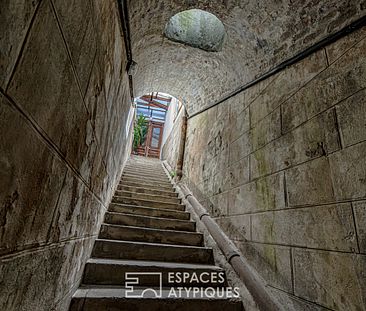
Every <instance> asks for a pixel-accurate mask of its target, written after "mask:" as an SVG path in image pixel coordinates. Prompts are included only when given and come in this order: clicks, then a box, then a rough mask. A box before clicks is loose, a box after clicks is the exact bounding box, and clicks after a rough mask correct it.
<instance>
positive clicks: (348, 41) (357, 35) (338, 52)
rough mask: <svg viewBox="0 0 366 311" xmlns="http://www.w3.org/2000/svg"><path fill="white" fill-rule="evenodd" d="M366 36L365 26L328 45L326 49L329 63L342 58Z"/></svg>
mask: <svg viewBox="0 0 366 311" xmlns="http://www.w3.org/2000/svg"><path fill="white" fill-rule="evenodd" d="M365 37H366V28H365V27H363V28H361V29H359V30H357V31H355V32H353V33H351V34H349V35H348V36H345V37H343V38H341V39H339V40H337V41H336V42H334V43H332V44H331V45H329V46H327V47H326V48H325V49H326V51H327V57H328V61H329V63H330V64H332V63H334V62H335V61H336V60H337V59H338V58H340V57H341V56H342V55H343V54H344V53H346V52H347V51H348V50H349V49H351V48H352V47H353V46H354V45H356V44H357V43H358V42H360V41H361V40H363V39H364V38H365Z"/></svg>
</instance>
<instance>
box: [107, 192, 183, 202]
mask: <svg viewBox="0 0 366 311" xmlns="http://www.w3.org/2000/svg"><path fill="white" fill-rule="evenodd" d="M118 192H119V193H120V192H122V193H121V194H119V193H118V194H115V195H114V196H117V197H123V194H131V195H132V194H133V195H136V196H138V195H144V196H149V197H151V198H164V199H176V200H180V198H179V197H171V196H165V195H161V194H150V193H139V192H134V191H126V190H121V191H118ZM152 201H155V200H152Z"/></svg>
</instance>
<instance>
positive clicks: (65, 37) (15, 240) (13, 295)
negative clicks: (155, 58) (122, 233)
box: [0, 0, 131, 311]
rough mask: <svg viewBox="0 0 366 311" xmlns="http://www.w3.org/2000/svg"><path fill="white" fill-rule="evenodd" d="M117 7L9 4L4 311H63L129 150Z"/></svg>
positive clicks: (2, 198)
mask: <svg viewBox="0 0 366 311" xmlns="http://www.w3.org/2000/svg"><path fill="white" fill-rule="evenodd" d="M115 5H116V3H115V1H112V0H103V1H99V0H90V1H77V0H72V1H63V0H52V1H51V0H42V1H39V0H38V1H37V0H35V1H20V0H19V1H18V0H5V2H4V1H3V2H2V4H1V10H0V25H1V35H0V44H1V47H2V48H1V49H0V50H1V60H0V68H1V77H0V88H1V89H0V133H1V134H0V189H1V192H0V310H7V311H11V310H17V311H19V310H32V311H33V310H37V311H42V310H45V311H49V310H57V311H60V310H67V309H68V302H69V297H70V295H71V294H72V293H73V290H74V289H76V287H77V286H78V282H79V281H80V278H81V276H82V271H83V266H84V263H85V261H86V259H87V258H88V257H89V255H90V251H91V247H92V244H93V240H94V238H95V237H96V234H97V233H98V231H99V225H100V223H101V220H102V218H103V215H104V212H105V210H106V207H107V205H108V202H109V201H110V199H111V196H112V194H113V190H114V188H115V186H116V184H117V182H118V180H119V177H120V173H121V170H122V166H123V165H124V162H125V161H126V159H127V157H128V155H129V151H130V141H131V135H128V133H125V128H126V126H125V122H126V119H127V115H128V111H129V109H130V99H129V89H128V77H127V75H126V72H125V70H124V68H125V66H126V56H125V51H124V43H123V37H122V34H121V31H120V25H119V17H118V11H117V8H116V6H115Z"/></svg>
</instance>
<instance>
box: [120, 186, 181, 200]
mask: <svg viewBox="0 0 366 311" xmlns="http://www.w3.org/2000/svg"><path fill="white" fill-rule="evenodd" d="M121 188H124V189H122V190H116V192H115V193H117V194H118V193H119V192H123V191H128V192H133V193H136V194H140V193H141V194H156V195H157V194H160V195H163V196H166V197H172V198H176V197H178V196H179V194H178V193H177V192H175V191H174V190H171V191H163V190H154V189H151V188H144V187H135V186H122V187H121Z"/></svg>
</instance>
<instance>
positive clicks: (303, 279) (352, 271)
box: [294, 249, 366, 311]
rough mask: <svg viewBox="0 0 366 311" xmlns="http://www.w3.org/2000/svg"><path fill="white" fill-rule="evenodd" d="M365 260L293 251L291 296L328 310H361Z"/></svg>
mask: <svg viewBox="0 0 366 311" xmlns="http://www.w3.org/2000/svg"><path fill="white" fill-rule="evenodd" d="M365 271H366V256H364V255H356V254H345V253H344V254H342V253H333V252H323V251H312V250H305V249H295V250H294V279H295V295H297V296H299V297H302V298H304V299H306V300H309V301H313V302H315V303H318V304H320V305H323V306H325V307H327V308H330V309H332V310H350V311H356V310H357V311H358V310H363V309H364V307H365V303H366V297H365V293H366V273H365Z"/></svg>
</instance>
